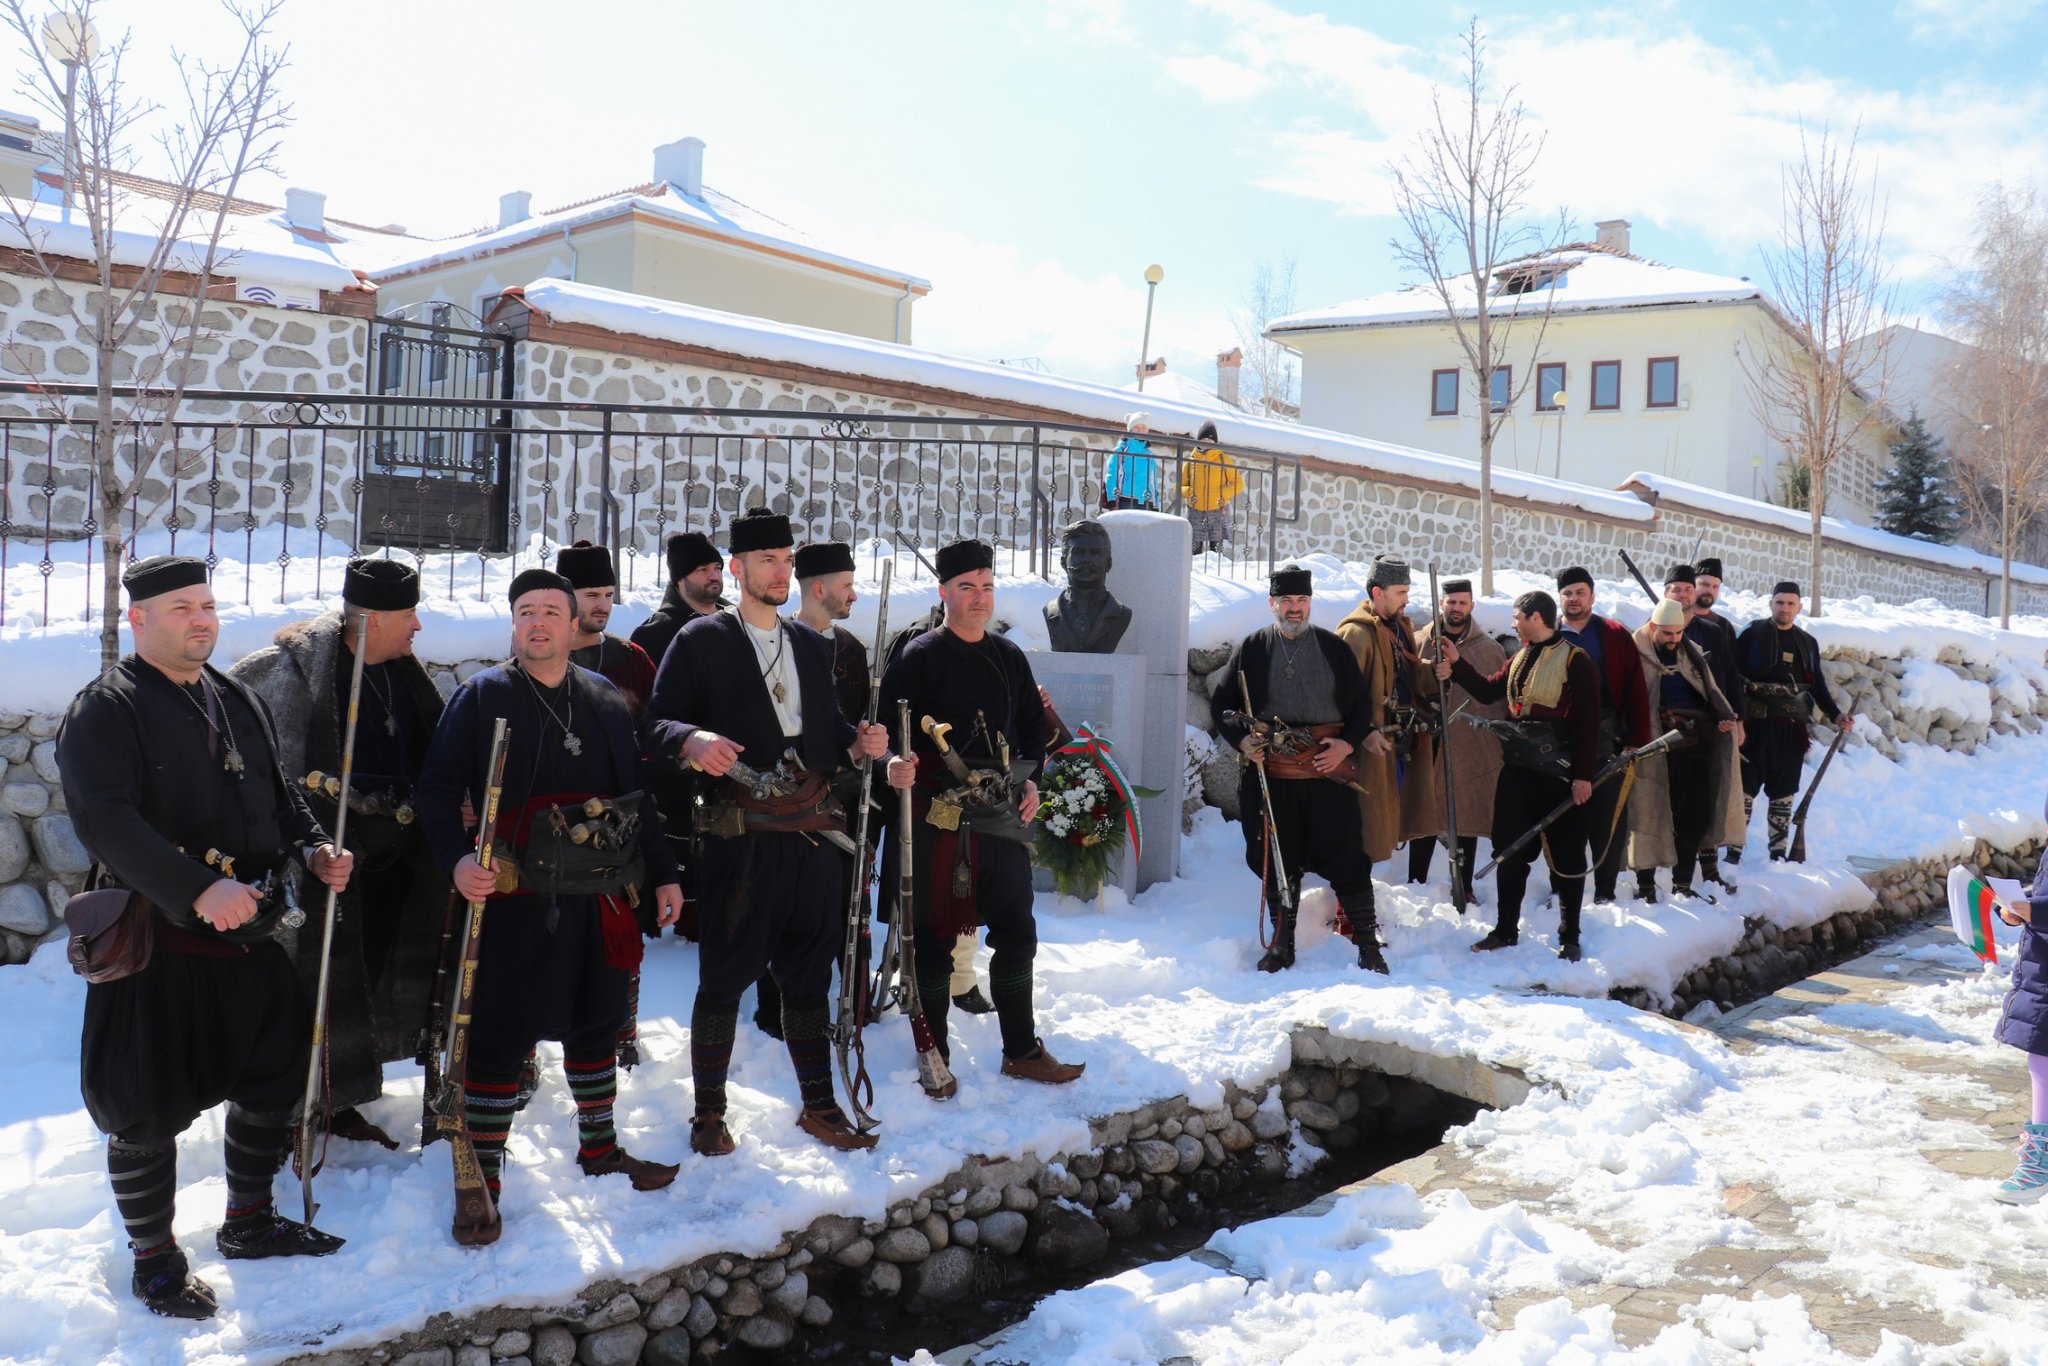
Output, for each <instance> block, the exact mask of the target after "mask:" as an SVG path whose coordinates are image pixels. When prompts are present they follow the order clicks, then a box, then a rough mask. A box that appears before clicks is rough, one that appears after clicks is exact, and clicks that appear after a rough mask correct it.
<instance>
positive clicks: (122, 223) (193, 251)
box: [0, 174, 382, 292]
mask: <svg viewBox="0 0 2048 1366" xmlns="http://www.w3.org/2000/svg"><path fill="white" fill-rule="evenodd" d="M109 179H110V180H112V181H113V182H114V184H115V186H116V193H115V196H114V197H115V210H114V216H115V223H114V238H113V243H112V246H113V250H112V258H113V262H114V264H116V265H122V266H141V265H145V264H147V263H148V261H149V259H150V255H151V253H152V252H153V251H154V250H155V248H156V244H157V241H158V239H159V237H160V236H161V234H162V231H163V226H164V224H165V223H166V222H167V221H168V215H169V214H170V212H171V207H172V204H171V200H170V198H169V197H168V196H169V194H170V193H171V188H172V187H170V186H168V185H165V184H164V183H163V182H161V181H155V180H150V179H147V178H146V177H142V176H133V175H125V174H113V175H110V176H109ZM223 203H225V204H226V206H227V210H228V212H227V214H226V216H225V218H224V220H223V223H222V229H221V254H220V256H219V257H217V258H216V260H215V263H214V270H213V273H214V274H215V275H216V276H219V277H222V278H225V279H233V280H242V281H252V282H255V281H260V282H261V283H263V284H266V285H275V286H283V287H285V288H288V289H294V290H306V291H314V290H330V291H334V292H339V291H342V290H346V289H361V288H365V287H366V286H365V283H364V280H363V277H362V276H361V275H360V274H358V272H357V271H356V269H355V267H354V265H353V264H352V261H353V257H354V254H355V253H354V249H355V248H356V246H357V245H358V243H359V242H361V241H362V240H365V239H368V238H376V237H380V236H382V234H379V233H377V232H375V231H374V230H372V229H367V228H358V227H356V226H354V225H343V224H340V223H338V222H337V221H336V220H334V219H328V220H327V221H326V224H325V229H324V231H321V232H316V233H308V232H305V231H303V230H301V229H299V228H296V227H294V226H293V225H292V224H291V223H290V222H288V221H287V220H286V218H285V213H284V210H282V209H279V208H275V207H273V206H271V205H268V204H258V203H255V202H253V201H250V200H241V199H235V200H225V201H224V200H222V199H221V198H219V197H218V196H213V195H206V196H201V197H197V198H195V201H194V204H193V209H192V211H191V213H190V215H189V216H188V217H187V219H186V222H185V225H184V229H183V232H182V233H181V239H182V240H181V241H180V243H179V244H178V245H177V246H176V247H175V248H174V249H173V250H172V252H171V257H170V268H171V269H172V270H177V271H189V272H197V271H199V270H200V269H202V268H203V267H204V265H205V261H206V236H207V234H208V233H209V232H210V231H211V229H212V225H213V224H212V220H213V211H214V209H215V208H216V207H217V206H219V205H221V204H223ZM0 246H4V247H14V248H18V249H22V250H35V251H41V252H44V253H46V254H48V255H52V256H66V257H74V258H77V259H80V260H87V261H90V260H93V259H95V256H96V253H95V252H94V249H93V244H92V228H91V226H90V224H89V222H88V220H87V215H86V213H85V211H84V210H83V209H79V208H75V207H74V208H73V210H72V212H71V221H70V222H69V223H66V222H64V212H63V206H62V204H61V203H60V202H59V199H58V186H57V184H56V183H54V178H53V179H52V180H49V181H46V180H44V179H43V178H42V177H38V178H37V187H36V198H35V200H34V202H33V203H28V204H23V203H20V202H19V201H17V202H16V203H15V204H14V206H13V207H12V208H8V207H6V206H4V205H0Z"/></svg>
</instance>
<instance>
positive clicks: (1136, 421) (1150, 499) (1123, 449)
mask: <svg viewBox="0 0 2048 1366" xmlns="http://www.w3.org/2000/svg"><path fill="white" fill-rule="evenodd" d="M1151 432H1152V427H1151V415H1150V414H1148V413H1132V414H1130V415H1129V416H1127V417H1125V418H1124V436H1123V439H1122V440H1120V441H1118V442H1117V443H1116V445H1114V446H1112V447H1110V451H1109V460H1108V462H1107V463H1106V464H1105V465H1104V466H1103V467H1102V508H1103V511H1105V512H1107V511H1109V510H1110V509H1112V508H1152V509H1155V510H1156V509H1157V508H1158V507H1159V457H1157V456H1155V455H1153V454H1152V443H1151V442H1149V441H1147V440H1145V438H1146V437H1147V436H1149V435H1151Z"/></svg>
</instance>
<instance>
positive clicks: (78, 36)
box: [43, 9, 100, 227]
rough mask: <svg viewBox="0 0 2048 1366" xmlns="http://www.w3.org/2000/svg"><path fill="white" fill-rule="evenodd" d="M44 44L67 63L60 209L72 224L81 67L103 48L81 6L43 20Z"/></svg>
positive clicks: (67, 221)
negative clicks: (72, 191) (79, 69)
mask: <svg viewBox="0 0 2048 1366" xmlns="http://www.w3.org/2000/svg"><path fill="white" fill-rule="evenodd" d="M43 46H44V47H46V48H48V49H49V52H50V55H51V56H52V57H55V58H56V59H57V61H58V62H59V63H61V64H62V65H63V67H64V188H63V191H62V192H61V196H60V203H59V206H58V212H59V214H60V215H61V216H62V221H63V222H64V225H65V226H66V227H69V226H70V224H71V189H72V186H73V184H74V183H75V182H76V180H77V176H78V68H79V67H81V66H84V65H85V64H86V63H87V62H90V61H91V60H92V59H93V57H94V56H95V55H97V54H98V52H99V49H100V35H99V33H98V31H97V30H95V29H94V28H93V26H92V23H91V21H89V20H88V19H87V18H86V17H85V14H84V12H83V11H82V10H64V9H60V10H57V11H56V12H55V13H53V14H51V15H50V17H49V18H48V19H45V20H44V21H43Z"/></svg>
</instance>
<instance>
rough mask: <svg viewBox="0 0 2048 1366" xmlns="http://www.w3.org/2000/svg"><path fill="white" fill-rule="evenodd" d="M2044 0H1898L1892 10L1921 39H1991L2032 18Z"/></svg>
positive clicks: (1982, 40)
mask: <svg viewBox="0 0 2048 1366" xmlns="http://www.w3.org/2000/svg"><path fill="white" fill-rule="evenodd" d="M2042 2H2043V0H1899V5H1898V8H1897V9H1896V10H1894V11H1893V13H1894V15H1895V16H1896V17H1897V18H1898V20H1899V22H1901V23H1903V24H1906V25H1907V26H1909V27H1910V28H1911V30H1912V34H1913V37H1914V38H1915V39H1918V40H1920V41H1923V42H1924V41H1926V40H1927V39H1930V38H1939V39H1943V40H1947V41H1961V40H1973V41H1976V42H1981V43H1989V42H1992V41H1993V40H1994V39H1995V38H1996V37H1997V36H1998V35H2000V34H2001V33H2002V32H2003V31H2004V30H2006V29H2007V28H2009V27H2011V26H2012V25H2014V24H2017V23H2019V22H2020V21H2022V20H2024V19H2028V18H2031V17H2032V16H2033V14H2034V13H2035V11H2037V10H2039V9H2040V8H2041V5H2042Z"/></svg>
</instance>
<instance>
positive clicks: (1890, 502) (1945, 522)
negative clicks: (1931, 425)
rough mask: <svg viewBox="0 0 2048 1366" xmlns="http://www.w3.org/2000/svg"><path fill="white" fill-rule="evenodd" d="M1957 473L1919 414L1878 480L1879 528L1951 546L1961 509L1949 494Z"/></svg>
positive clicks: (1907, 423) (1911, 419) (1908, 423)
mask: <svg viewBox="0 0 2048 1366" xmlns="http://www.w3.org/2000/svg"><path fill="white" fill-rule="evenodd" d="M1954 481H1955V470H1954V468H1953V467H1952V466H1951V465H1950V464H1949V458H1948V456H1947V455H1946V454H1945V453H1944V452H1943V451H1942V449H1941V441H1940V439H1939V438H1937V437H1936V436H1935V435H1934V434H1933V433H1932V432H1930V431H1928V430H1927V424H1926V423H1925V422H1922V421H1921V420H1920V415H1919V414H1918V413H1914V414H1913V415H1911V416H1910V417H1908V418H1907V419H1906V421H1905V425H1904V426H1902V427H1900V429H1899V439H1898V440H1897V441H1895V442H1893V443H1892V467H1891V469H1890V471H1889V472H1888V473H1886V475H1885V477H1884V478H1882V479H1880V480H1878V481H1877V491H1878V494H1879V497H1880V502H1879V504H1878V511H1877V524H1878V525H1879V526H1881V527H1883V528H1884V529H1885V530H1886V531H1889V532H1892V533H1894V534H1895V535H1899V536H1911V537H1912V538H1913V539H1914V540H1916V541H1932V542H1933V543H1934V544H1936V545H1948V544H1949V543H1950V542H1952V541H1954V540H1955V538H1956V524H1957V520H1958V508H1957V504H1956V499H1955V495H1954V494H1953V493H1951V492H1950V488H1951V486H1952V485H1953V484H1954Z"/></svg>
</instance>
